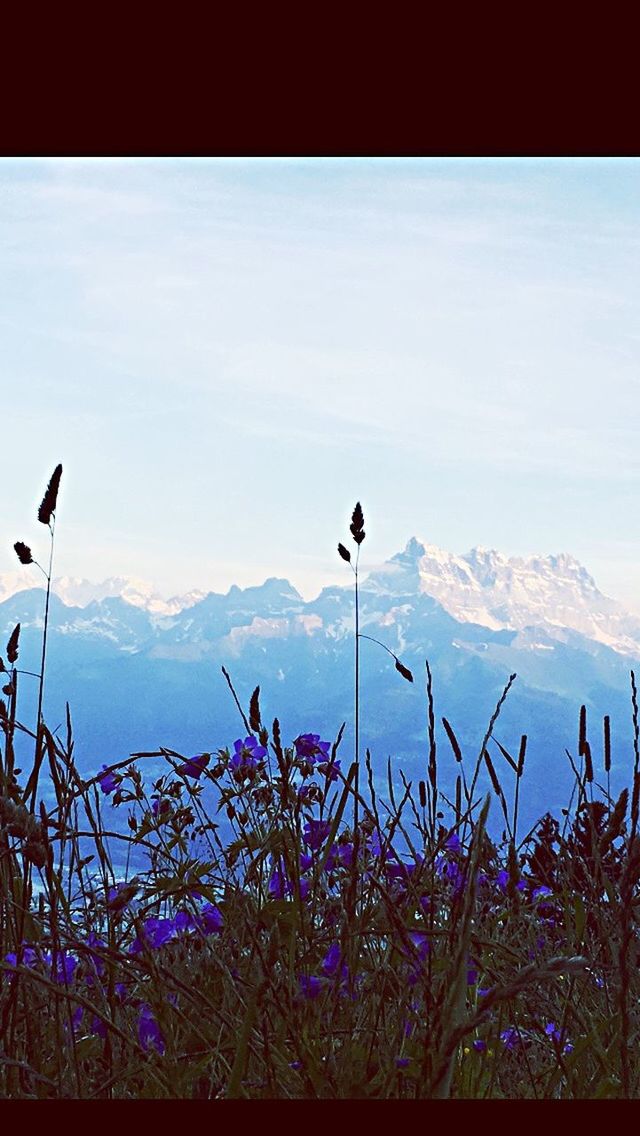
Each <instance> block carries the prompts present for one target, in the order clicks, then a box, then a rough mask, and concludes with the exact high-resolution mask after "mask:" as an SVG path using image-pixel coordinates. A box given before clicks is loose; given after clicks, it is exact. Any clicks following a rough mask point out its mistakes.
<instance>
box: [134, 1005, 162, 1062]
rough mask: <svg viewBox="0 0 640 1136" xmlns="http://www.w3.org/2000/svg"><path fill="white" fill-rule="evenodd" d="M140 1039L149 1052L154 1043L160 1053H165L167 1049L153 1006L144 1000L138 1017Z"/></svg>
mask: <svg viewBox="0 0 640 1136" xmlns="http://www.w3.org/2000/svg"><path fill="white" fill-rule="evenodd" d="M138 1041H139V1042H140V1045H141V1046H142V1048H143V1049H144V1050H145V1052H147V1053H148V1052H149V1049H150V1047H151V1046H152V1045H153V1046H154V1047H155V1048H156V1049H157V1051H158V1053H160V1054H163V1053H164V1051H165V1048H166V1047H165V1041H164V1038H163V1036H162V1032H161V1030H160V1026H159V1025H158V1023H157V1021H156V1019H155V1018H154V1016H153V1010H152V1009H151V1006H148V1005H147V1003H146V1002H143V1003H142V1005H141V1006H140V1016H139V1018H138Z"/></svg>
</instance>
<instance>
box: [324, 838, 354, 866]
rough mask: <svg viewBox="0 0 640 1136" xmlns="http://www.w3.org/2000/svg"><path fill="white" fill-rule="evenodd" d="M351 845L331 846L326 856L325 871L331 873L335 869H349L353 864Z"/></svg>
mask: <svg viewBox="0 0 640 1136" xmlns="http://www.w3.org/2000/svg"><path fill="white" fill-rule="evenodd" d="M353 852H354V848H353V844H333V845H332V847H331V851H330V853H329V855H328V856H327V865H326V867H327V871H328V872H333V871H334V869H335V868H339V867H341V868H350V867H351V865H352V864H353Z"/></svg>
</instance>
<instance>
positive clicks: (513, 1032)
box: [500, 1026, 522, 1049]
mask: <svg viewBox="0 0 640 1136" xmlns="http://www.w3.org/2000/svg"><path fill="white" fill-rule="evenodd" d="M500 1040H501V1041H502V1043H503V1045H504V1047H505V1049H517V1048H518V1046H520V1045H522V1038H521V1037H520V1033H519V1031H518V1030H517V1029H516V1027H515V1026H509V1028H508V1029H506V1030H503V1031H502V1033H501V1034H500Z"/></svg>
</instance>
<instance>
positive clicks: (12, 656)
mask: <svg viewBox="0 0 640 1136" xmlns="http://www.w3.org/2000/svg"><path fill="white" fill-rule="evenodd" d="M19 638H20V624H19V623H17V624H16V626H15V627H14V629H13V631H12V632H11V636H10V638H9V642H8V643H7V658H8V660H9V662H10V663H15V661H16V659H17V658H18V639H19Z"/></svg>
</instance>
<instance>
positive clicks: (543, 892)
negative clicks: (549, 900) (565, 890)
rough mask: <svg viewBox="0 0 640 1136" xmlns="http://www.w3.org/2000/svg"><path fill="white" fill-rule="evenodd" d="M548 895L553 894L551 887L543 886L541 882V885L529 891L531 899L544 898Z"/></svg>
mask: <svg viewBox="0 0 640 1136" xmlns="http://www.w3.org/2000/svg"><path fill="white" fill-rule="evenodd" d="M548 895H553V892H552V891H551V888H548V887H545V885H544V884H542V886H541V887H537V888H534V889H533V891H532V892H531V898H532V899H545V898H546V897H547V896H548Z"/></svg>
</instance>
